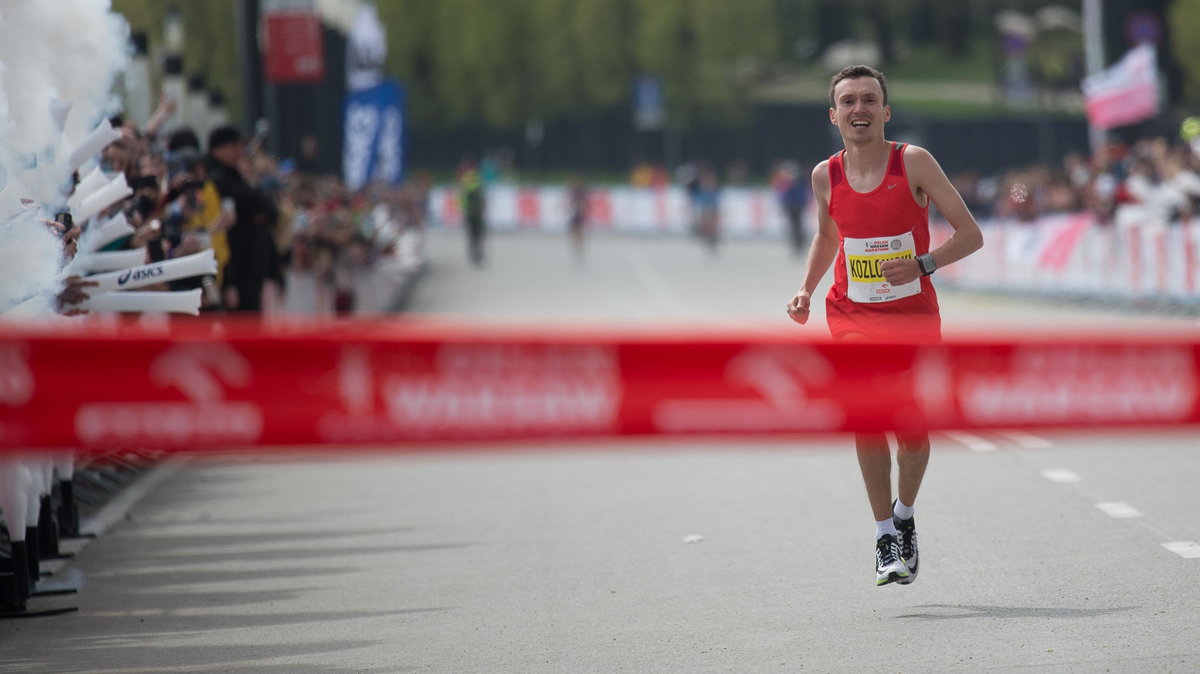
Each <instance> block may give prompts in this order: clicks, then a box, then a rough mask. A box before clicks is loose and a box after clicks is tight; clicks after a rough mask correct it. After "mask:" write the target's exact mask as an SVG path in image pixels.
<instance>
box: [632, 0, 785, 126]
mask: <svg viewBox="0 0 1200 674" xmlns="http://www.w3.org/2000/svg"><path fill="white" fill-rule="evenodd" d="M635 8H636V28H635V30H634V40H635V46H634V54H635V56H636V61H637V65H638V66H639V67H640V69H641V70H642V71H644V72H648V73H653V74H655V75H657V76H659V77H661V78H662V81H663V86H664V89H665V91H666V100H667V115H668V123H669V124H670V125H671V126H674V127H677V128H688V127H691V126H693V125H695V124H697V123H701V122H744V121H746V120H747V119H748V118H749V111H750V105H749V93H750V88H751V85H752V84H754V83H755V82H756V81H757V80H758V79H759V77H760V76H761V74H762V73H763V72H764V71H765V69H766V66H768V65H769V64H770V63H773V62H774V61H775V60H776V59H778V57H779V33H778V30H777V26H776V22H775V13H774V10H775V3H774V0H742V2H738V3H730V2H725V1H724V0H684V1H681V2H672V3H667V2H661V0H638V1H637V2H636V5H635Z"/></svg>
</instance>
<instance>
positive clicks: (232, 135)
mask: <svg viewBox="0 0 1200 674" xmlns="http://www.w3.org/2000/svg"><path fill="white" fill-rule="evenodd" d="M241 140H242V132H241V131H238V130H237V129H236V128H234V127H232V126H219V127H217V128H215V129H213V130H212V133H210V134H208V151H209V152H212V151H213V150H215V149H217V148H219V147H221V146H222V145H228V144H229V143H237V142H240V141H241Z"/></svg>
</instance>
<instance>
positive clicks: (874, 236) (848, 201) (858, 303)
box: [825, 143, 942, 341]
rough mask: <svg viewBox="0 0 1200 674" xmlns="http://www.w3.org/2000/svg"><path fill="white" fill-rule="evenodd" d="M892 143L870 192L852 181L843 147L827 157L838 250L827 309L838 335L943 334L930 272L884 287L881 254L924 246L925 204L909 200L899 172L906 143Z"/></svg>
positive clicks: (934, 337)
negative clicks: (879, 179)
mask: <svg viewBox="0 0 1200 674" xmlns="http://www.w3.org/2000/svg"><path fill="white" fill-rule="evenodd" d="M891 146H892V147H891V153H890V155H889V157H888V166H887V171H886V172H885V174H884V176H883V181H882V182H881V183H880V184H879V185H878V186H877V187H876V188H875V189H873V190H871V191H870V192H858V191H855V190H854V188H852V187H850V181H849V180H847V178H846V170H845V167H844V165H843V164H842V159H843V157H844V156H845V151H844V150H843V151H842V152H839V153H837V154H835V155H833V156H832V157H830V158H829V215H830V216H831V217H832V218H833V221H834V222H835V223H837V228H838V255H837V261H836V262H834V276H833V287H831V288H830V289H829V295H828V296H826V298H825V310H826V317H827V320H828V322H829V331H830V333H832V335H833V337H834V338H835V339H838V338H842V337H846V336H850V335H853V334H860V335H863V336H865V337H867V338H869V339H873V340H879V341H890V340H894V341H910V340H914V339H916V340H920V341H938V340H940V339H941V325H942V322H941V316H940V314H939V313H938V301H937V294H936V293H935V292H934V289H933V282H932V281H931V280H930V278H929V277H928V276H922V277H921V278H920V279H918V280H917V281H914V282H913V283H911V284H905V285H904V286H899V287H896V288H889V287H888V285H887V283H886V281H885V280H884V279H883V278H882V276H881V275H880V274H879V272H878V262H879V261H881V260H884V259H888V258H891V257H913V256H916V255H924V254H925V253H928V252H929V206H928V205H926V206H924V207H922V206H919V205H917V202H916V201H915V200H914V199H913V196H912V190H911V189H910V187H909V183H908V175H907V173H905V170H904V148H905V147H906V146H905V145H904V144H897V143H892V144H891ZM848 246H849V247H850V248H851V251H850V252H849V253H848V252H847V247H848Z"/></svg>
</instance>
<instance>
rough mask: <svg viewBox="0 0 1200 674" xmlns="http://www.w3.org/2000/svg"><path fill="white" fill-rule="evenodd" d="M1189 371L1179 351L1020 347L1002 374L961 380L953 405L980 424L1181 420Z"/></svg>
mask: <svg viewBox="0 0 1200 674" xmlns="http://www.w3.org/2000/svg"><path fill="white" fill-rule="evenodd" d="M1195 372H1196V365H1195V363H1194V361H1193V358H1192V353H1191V350H1190V349H1189V348H1188V347H1183V346H1160V347H1151V346H1121V347H1102V346H1067V345H1061V346H1024V347H1018V348H1017V349H1015V350H1014V351H1013V353H1012V355H1011V356H1010V357H1009V363H1008V367H1007V368H1006V369H1004V370H1003V371H999V372H996V373H992V374H978V373H976V374H966V375H963V377H962V384H961V388H960V389H959V403H960V405H961V407H962V411H963V415H964V416H965V417H966V419H967V420H968V421H970V422H971V423H973V424H978V425H980V426H986V425H1008V424H1013V425H1021V424H1039V423H1046V424H1053V423H1071V424H1076V423H1084V422H1113V423H1130V422H1133V423H1155V422H1174V421H1184V420H1186V419H1187V418H1188V417H1189V415H1190V414H1191V410H1192V405H1193V404H1194V402H1195V400H1196V378H1195Z"/></svg>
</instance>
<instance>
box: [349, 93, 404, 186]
mask: <svg viewBox="0 0 1200 674" xmlns="http://www.w3.org/2000/svg"><path fill="white" fill-rule="evenodd" d="M405 98H406V96H405V91H404V87H403V86H402V85H400V84H398V83H396V82H393V81H391V80H385V81H383V82H381V83H380V84H377V85H375V86H373V87H371V88H369V89H363V90H361V91H356V92H354V93H351V94H349V95H348V96H347V97H346V107H345V117H344V119H345V125H346V126H345V135H344V140H343V141H342V174H343V177H344V179H345V181H346V186H347V187H348V188H350V189H351V190H359V189H362V188H363V187H364V186H365V185H367V184H368V183H371V182H376V181H378V182H382V183H385V184H387V185H393V186H394V185H399V184H400V182H401V180H403V178H404V126H405V125H404V108H405V103H406V100H405Z"/></svg>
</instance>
